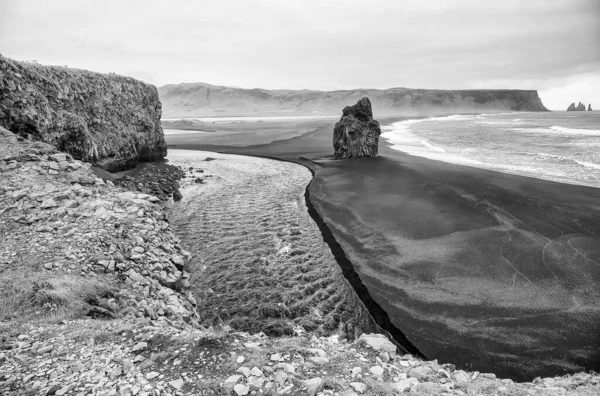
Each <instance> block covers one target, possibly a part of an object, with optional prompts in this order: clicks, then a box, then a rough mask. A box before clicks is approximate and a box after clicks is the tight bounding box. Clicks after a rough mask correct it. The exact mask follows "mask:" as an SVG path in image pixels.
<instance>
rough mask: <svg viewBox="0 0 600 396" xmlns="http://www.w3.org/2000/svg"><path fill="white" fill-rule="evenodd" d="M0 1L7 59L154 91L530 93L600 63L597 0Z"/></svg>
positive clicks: (0, 45)
mask: <svg viewBox="0 0 600 396" xmlns="http://www.w3.org/2000/svg"><path fill="white" fill-rule="evenodd" d="M0 3H2V6H0V52H2V53H3V54H4V55H6V56H11V57H14V58H16V59H37V60H38V61H39V62H42V63H50V64H68V65H70V66H73V67H80V68H87V69H91V70H97V71H103V72H117V73H121V74H131V75H133V76H134V77H137V78H142V79H144V80H146V81H148V82H152V83H154V84H157V85H162V84H166V83H178V82H183V81H187V82H195V81H203V82H208V83H213V84H218V85H235V86H241V87H262V88H298V89H300V88H313V89H331V88H332V87H337V88H356V87H371V88H388V87H394V86H407V87H423V88H441V89H458V88H470V87H473V86H476V85H480V86H486V87H488V85H489V83H490V82H498V83H499V84H500V85H502V86H504V85H506V83H511V84H516V85H515V86H512V87H511V88H525V87H531V86H532V84H530V82H534V83H535V84H538V86H537V87H542V86H546V85H547V84H549V83H554V82H557V81H566V79H567V78H568V77H569V76H572V75H579V74H585V73H589V72H592V71H593V70H592V69H591V67H595V66H597V65H598V64H600V46H598V44H597V38H598V37H600V20H599V18H600V2H598V1H597V0H571V1H568V2H566V1H565V2H561V1H547V0H529V1H527V2H524V1H521V0H504V1H502V2H488V1H486V2H483V1H480V0H455V1H452V2H449V1H446V0H428V1H426V2H424V1H420V0H419V1H416V0H405V1H396V0H386V1H384V0H379V1H378V0H374V1H371V2H365V1H363V0H360V1H359V0H346V1H329V0H319V1H317V0H305V1H303V2H298V1H288V0H262V1H246V0H240V1H229V0H220V1H218V2H197V1H184V0H180V1H174V2H166V1H157V0H148V1H135V0H118V1H116V0H105V1H103V2H83V1H78V0H54V1H52V2H48V1H43V0H9V1H6V2H0ZM2 7H4V8H2ZM24 26H26V27H27V28H23V27H24ZM12 32H18V34H13V33H12ZM596 70H597V69H596ZM592 82H595V80H594V81H592ZM540 89H541V88H540ZM582 100H583V99H582Z"/></svg>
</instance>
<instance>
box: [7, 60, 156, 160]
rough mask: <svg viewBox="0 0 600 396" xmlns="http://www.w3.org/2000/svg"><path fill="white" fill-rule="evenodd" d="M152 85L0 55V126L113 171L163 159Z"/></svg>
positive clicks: (113, 75) (120, 77) (154, 91)
mask: <svg viewBox="0 0 600 396" xmlns="http://www.w3.org/2000/svg"><path fill="white" fill-rule="evenodd" d="M161 113H162V105H161V103H160V100H159V99H158V92H157V90H156V87H154V86H153V85H149V84H146V83H144V82H142V81H138V80H135V79H133V78H130V77H123V76H118V75H116V74H101V73H94V72H90V71H87V70H79V69H72V68H68V67H61V66H43V65H38V64H35V63H27V62H18V61H14V60H12V59H8V58H5V57H3V56H1V55H0V126H2V127H4V128H6V129H8V130H9V131H11V132H13V133H15V134H17V135H19V136H22V137H24V138H26V139H29V140H35V141H42V142H45V143H49V144H51V145H53V146H54V147H56V148H57V149H58V150H60V151H63V152H67V153H69V154H71V155H72V156H73V157H74V158H76V159H78V160H82V161H86V162H90V163H92V164H94V165H96V166H97V167H99V168H102V169H104V170H107V171H110V172H113V171H119V170H123V169H128V168H131V167H133V166H135V165H136V164H137V163H138V162H141V161H152V160H156V159H160V158H163V157H165V156H166V154H167V145H166V143H165V139H164V135H163V130H162V127H161V124H160V117H161Z"/></svg>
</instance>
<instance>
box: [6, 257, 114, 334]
mask: <svg viewBox="0 0 600 396" xmlns="http://www.w3.org/2000/svg"><path fill="white" fill-rule="evenodd" d="M0 285H2V288H1V290H0V320H1V321H7V320H11V319H12V320H15V321H17V322H21V323H25V322H29V321H31V322H32V323H34V322H39V321H44V322H47V321H50V322H55V321H60V320H66V319H75V318H82V317H85V316H95V317H100V318H115V317H118V316H119V312H120V309H121V306H120V301H119V299H118V297H117V295H116V294H115V292H116V287H115V286H114V284H113V283H112V282H110V281H109V279H107V278H104V277H97V278H84V277H81V276H79V275H74V274H67V273H48V272H46V271H32V270H27V269H26V268H23V267H21V270H19V271H15V270H13V271H9V272H8V273H7V272H6V271H5V272H3V273H0Z"/></svg>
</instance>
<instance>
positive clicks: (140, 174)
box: [114, 162, 185, 201]
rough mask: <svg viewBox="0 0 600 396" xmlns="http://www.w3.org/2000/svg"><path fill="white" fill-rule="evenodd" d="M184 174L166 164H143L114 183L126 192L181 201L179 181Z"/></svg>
mask: <svg viewBox="0 0 600 396" xmlns="http://www.w3.org/2000/svg"><path fill="white" fill-rule="evenodd" d="M184 174H185V172H184V170H182V169H181V168H179V167H177V166H173V165H170V164H166V163H155V162H152V163H144V164H140V165H138V166H137V167H136V168H135V169H133V170H132V171H130V172H129V173H128V174H127V175H126V176H125V177H123V178H122V179H119V180H115V181H114V183H115V184H117V185H119V186H122V187H125V188H126V189H128V190H132V191H136V190H137V191H140V192H142V193H146V194H151V195H154V196H156V197H158V198H159V199H161V200H162V201H168V200H169V199H171V197H172V198H173V199H174V200H177V199H178V198H179V199H181V193H180V192H179V180H181V178H182V177H183V176H184Z"/></svg>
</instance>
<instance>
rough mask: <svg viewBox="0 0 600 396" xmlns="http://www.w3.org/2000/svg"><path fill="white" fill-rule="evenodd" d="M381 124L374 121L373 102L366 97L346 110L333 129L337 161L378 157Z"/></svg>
mask: <svg viewBox="0 0 600 396" xmlns="http://www.w3.org/2000/svg"><path fill="white" fill-rule="evenodd" d="M379 135H381V129H380V127H379V123H378V122H377V121H375V120H374V119H373V110H372V109H371V101H370V100H369V98H367V97H364V98H362V99H360V100H359V101H358V102H357V103H356V104H355V105H354V106H346V107H345V108H344V111H343V114H342V118H340V120H339V121H338V122H337V123H336V124H335V127H334V128H333V148H334V157H335V158H336V159H347V158H363V157H376V156H377V153H378V150H379Z"/></svg>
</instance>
